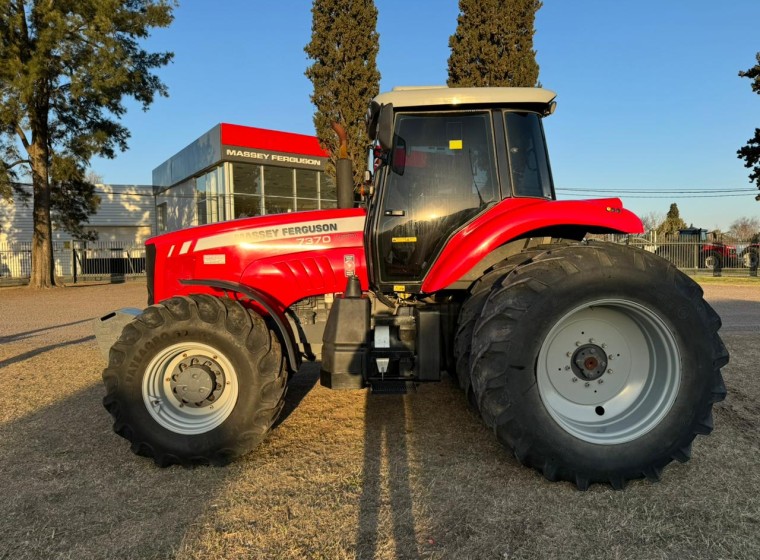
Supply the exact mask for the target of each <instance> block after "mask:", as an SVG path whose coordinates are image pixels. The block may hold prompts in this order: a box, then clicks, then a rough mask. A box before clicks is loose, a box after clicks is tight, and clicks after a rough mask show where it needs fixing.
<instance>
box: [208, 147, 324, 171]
mask: <svg viewBox="0 0 760 560" xmlns="http://www.w3.org/2000/svg"><path fill="white" fill-rule="evenodd" d="M222 157H223V158H224V159H225V160H227V161H245V162H248V163H264V164H267V165H279V166H282V167H301V168H304V169H316V170H317V171H324V169H325V163H326V162H327V158H326V157H315V156H303V155H298V154H289V153H286V152H268V151H262V150H252V149H250V148H241V147H238V146H222Z"/></svg>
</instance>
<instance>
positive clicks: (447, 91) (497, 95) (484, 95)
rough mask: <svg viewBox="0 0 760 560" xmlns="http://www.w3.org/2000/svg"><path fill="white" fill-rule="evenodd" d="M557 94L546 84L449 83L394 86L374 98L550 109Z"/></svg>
mask: <svg viewBox="0 0 760 560" xmlns="http://www.w3.org/2000/svg"><path fill="white" fill-rule="evenodd" d="M556 96H557V94H556V93H555V92H553V91H551V90H548V89H543V88H529V87H467V88H450V87H446V86H432V87H430V86H428V87H395V88H393V90H392V91H389V92H386V93H381V94H380V95H378V96H377V97H375V98H374V99H373V100H372V101H373V104H377V106H382V105H386V104H388V103H392V104H393V108H394V109H405V108H413V107H435V106H444V105H446V106H464V105H513V104H520V105H523V104H525V105H533V106H542V107H544V110H543V111H542V112H545V113H550V112H551V109H552V107H551V105H552V101H553V100H554V98H555V97H556Z"/></svg>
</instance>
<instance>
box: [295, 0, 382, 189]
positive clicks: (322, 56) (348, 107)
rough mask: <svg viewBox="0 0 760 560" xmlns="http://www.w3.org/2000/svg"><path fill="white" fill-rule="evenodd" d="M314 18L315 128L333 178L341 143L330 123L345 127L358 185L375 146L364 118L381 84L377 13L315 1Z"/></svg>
mask: <svg viewBox="0 0 760 560" xmlns="http://www.w3.org/2000/svg"><path fill="white" fill-rule="evenodd" d="M311 13H312V24H311V42H310V43H309V44H308V45H306V47H305V49H304V50H305V51H306V54H307V55H308V56H309V58H310V59H311V60H313V61H314V62H313V64H312V65H311V66H309V68H308V69H307V70H306V76H307V77H308V78H309V79H310V80H311V82H312V84H313V87H314V93H313V94H312V95H311V101H312V103H314V105H315V107H316V112H315V113H314V127H315V129H316V131H317V137H318V138H319V142H320V144H321V145H322V147H323V148H324V149H326V150H327V151H328V152H330V154H331V156H330V162H329V165H328V173H330V174H332V175H334V174H335V161H336V160H337V157H338V145H339V142H338V139H337V136H336V135H335V132H333V130H332V128H331V124H332V123H333V122H337V123H340V124H342V125H343V127H344V128H345V129H346V133H347V140H348V157H349V158H350V159H351V160H352V161H353V165H354V183H355V184H358V183H360V182H361V181H362V178H363V176H364V171H365V170H366V169H367V150H368V147H369V143H370V139H369V137H368V136H367V130H366V122H365V117H366V114H367V108H368V107H369V102H370V101H371V99H372V98H373V97H375V96H376V95H377V94H378V91H379V83H380V72H378V70H377V65H376V63H375V58H376V57H377V52H378V50H379V35H378V34H377V31H376V30H375V28H376V25H377V8H375V3H374V2H373V0H314V3H313V5H312V9H311Z"/></svg>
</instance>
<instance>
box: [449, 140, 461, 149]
mask: <svg viewBox="0 0 760 560" xmlns="http://www.w3.org/2000/svg"><path fill="white" fill-rule="evenodd" d="M461 149H462V141H461V140H449V150H461Z"/></svg>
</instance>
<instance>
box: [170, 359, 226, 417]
mask: <svg viewBox="0 0 760 560" xmlns="http://www.w3.org/2000/svg"><path fill="white" fill-rule="evenodd" d="M169 386H170V388H171V391H172V394H173V395H174V397H175V398H176V399H177V400H178V401H179V402H180V403H181V404H182V405H184V406H190V407H195V408H201V407H204V406H208V405H209V404H211V403H213V402H214V401H216V400H217V399H218V398H219V397H220V396H221V394H222V391H223V390H224V386H225V383H224V374H223V373H222V369H221V367H220V366H219V364H218V363H216V362H215V361H214V360H212V359H210V358H206V357H204V356H201V357H197V356H191V357H187V358H184V359H182V360H181V361H180V362H179V363H178V364H177V365H176V367H175V368H174V371H173V372H172V375H171V379H170V381H169Z"/></svg>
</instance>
